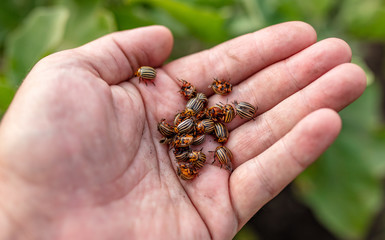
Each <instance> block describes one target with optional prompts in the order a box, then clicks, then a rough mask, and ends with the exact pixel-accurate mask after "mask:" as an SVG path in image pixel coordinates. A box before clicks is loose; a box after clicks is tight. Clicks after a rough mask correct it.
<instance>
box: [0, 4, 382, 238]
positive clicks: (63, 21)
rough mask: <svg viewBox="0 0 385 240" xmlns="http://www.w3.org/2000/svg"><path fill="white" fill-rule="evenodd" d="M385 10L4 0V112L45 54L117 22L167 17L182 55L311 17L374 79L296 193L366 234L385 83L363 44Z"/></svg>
mask: <svg viewBox="0 0 385 240" xmlns="http://www.w3.org/2000/svg"><path fill="white" fill-rule="evenodd" d="M384 11H385V2H384V1H381V0H366V1H358V0H344V1H333V0H313V1H300V0H269V1H268V0H224V1H221V0H184V1H183V0H100V1H91V0H80V1H75V0H16V1H13V0H3V1H1V2H0V115H2V114H3V113H4V112H5V111H6V109H7V107H8V105H9V103H10V102H11V100H12V97H13V95H14V94H15V92H16V90H17V88H18V86H19V85H20V83H21V82H22V80H23V79H24V77H25V76H26V74H27V73H28V71H29V70H30V69H31V68H32V66H33V65H34V64H35V63H36V62H37V61H38V60H39V59H41V58H42V57H44V56H46V55H48V54H50V53H53V52H55V51H59V50H62V49H67V48H73V47H77V46H79V45H81V44H84V43H86V42H89V41H91V40H93V39H95V38H97V37H100V36H102V35H105V34H107V33H109V32H112V31H115V30H123V29H130V28H135V27H140V26H146V25H151V24H161V25H165V26H167V27H169V28H170V29H171V30H172V32H173V34H174V38H175V47H174V50H173V53H172V55H171V59H175V58H178V57H180V56H184V55H187V54H190V53H193V52H196V51H199V50H202V49H206V48H209V47H211V46H214V45H216V44H218V43H221V42H223V41H225V40H227V39H230V38H233V37H236V36H239V35H241V34H244V33H248V32H251V31H255V30H258V29H260V28H263V27H266V26H269V25H272V24H275V23H279V22H283V21H290V20H301V21H306V22H308V23H310V24H311V25H313V26H314V27H315V29H316V30H317V32H318V34H319V35H318V36H319V39H322V38H326V37H334V36H336V37H340V38H343V39H345V40H347V41H348V42H349V43H350V45H351V46H352V47H353V53H354V58H355V59H357V62H358V63H359V64H360V65H361V66H362V67H363V68H364V69H365V70H366V72H367V75H368V79H369V80H370V81H369V83H370V84H369V85H368V88H367V91H366V92H365V94H364V95H363V96H362V97H361V98H360V99H359V100H358V101H356V102H355V103H354V104H352V105H351V106H349V107H348V108H346V109H345V110H343V111H342V112H341V116H342V118H343V129H342V133H341V135H340V136H339V138H338V139H337V140H336V142H335V143H334V144H333V145H332V146H331V148H330V149H329V150H328V151H327V152H326V153H325V154H323V155H322V157H321V158H320V159H319V161H318V162H317V163H315V164H314V165H312V166H311V167H310V168H309V169H308V170H307V171H305V173H304V174H302V175H301V176H300V177H298V178H297V180H296V181H295V186H296V187H297V188H296V189H297V193H298V194H297V195H298V198H299V199H301V200H302V201H303V202H304V203H305V204H307V205H308V206H309V207H310V208H311V209H312V211H313V212H314V214H315V215H316V216H317V218H318V219H319V221H320V222H321V223H322V224H324V226H325V227H327V228H328V229H329V230H330V231H331V232H333V233H334V234H335V235H336V237H338V238H340V239H362V238H364V236H365V235H366V234H367V232H368V230H369V229H370V226H371V224H372V222H373V219H374V217H375V216H376V214H377V213H378V211H379V209H380V208H382V207H384V205H383V195H384V192H383V189H384V187H383V184H382V182H381V180H382V179H383V178H384V174H385V161H384V160H385V157H384V156H385V147H384V146H385V131H384V127H383V125H382V123H381V117H380V115H379V109H380V104H379V103H380V99H381V96H382V95H381V94H383V93H381V92H379V88H378V83H377V82H376V81H374V77H373V75H372V73H371V71H370V70H369V69H368V68H367V67H366V66H365V64H364V62H363V60H362V59H363V53H364V52H363V51H361V46H363V45H365V44H369V43H371V42H373V41H380V42H381V41H384V40H385V28H384V27H383V22H384V21H385V14H384V13H385V12H384ZM384 227H385V226H384ZM252 232H253V231H248V230H247V229H246V230H245V231H243V232H241V233H240V234H239V235H237V239H242V238H243V239H256V238H257V237H256V236H253V234H250V233H252ZM242 236H243V237H242Z"/></svg>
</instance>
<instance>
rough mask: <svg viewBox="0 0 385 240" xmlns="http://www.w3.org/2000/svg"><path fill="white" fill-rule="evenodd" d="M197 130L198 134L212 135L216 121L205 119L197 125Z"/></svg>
mask: <svg viewBox="0 0 385 240" xmlns="http://www.w3.org/2000/svg"><path fill="white" fill-rule="evenodd" d="M196 130H197V133H198V134H202V133H212V132H213V131H214V121H213V120H211V119H203V120H201V121H199V122H198V123H197V125H196Z"/></svg>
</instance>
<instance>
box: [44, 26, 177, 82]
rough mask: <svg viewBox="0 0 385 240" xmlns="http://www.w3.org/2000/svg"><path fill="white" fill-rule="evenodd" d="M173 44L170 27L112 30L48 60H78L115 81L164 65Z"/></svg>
mask: <svg viewBox="0 0 385 240" xmlns="http://www.w3.org/2000/svg"><path fill="white" fill-rule="evenodd" d="M172 45H173V39H172V35H171V32H170V31H169V30H168V29H167V28H165V27H163V26H149V27H143V28H137V29H134V30H127V31H121V32H115V33H111V34H108V35H106V36H104V37H101V38H99V39H96V40H95V41H92V42H90V43H87V44H85V45H83V46H81V47H79V48H77V49H72V50H67V51H63V52H60V53H57V54H53V55H51V56H50V57H49V58H47V59H45V61H47V60H49V61H50V62H51V63H60V66H61V67H62V66H65V65H71V66H72V65H74V64H73V62H74V61H76V63H77V66H81V67H84V68H86V69H88V70H89V71H90V72H92V73H93V74H94V75H96V76H97V77H100V78H102V79H103V80H105V81H106V82H107V83H108V84H110V85H112V84H118V83H120V82H122V81H125V80H127V79H129V78H130V77H132V76H133V74H134V73H135V71H136V70H137V69H138V68H139V67H140V66H146V65H148V66H152V67H157V66H160V65H161V64H162V63H163V62H164V61H165V60H166V59H167V57H168V56H169V54H170V53H171V49H172ZM45 66H47V65H43V67H45ZM50 66H51V67H52V66H53V65H52V64H50ZM71 69H73V67H72V68H71ZM75 74H76V73H75Z"/></svg>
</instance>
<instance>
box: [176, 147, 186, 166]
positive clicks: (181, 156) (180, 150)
mask: <svg viewBox="0 0 385 240" xmlns="http://www.w3.org/2000/svg"><path fill="white" fill-rule="evenodd" d="M189 154H190V148H189V147H176V148H174V156H175V159H176V161H177V162H186V161H188V159H189Z"/></svg>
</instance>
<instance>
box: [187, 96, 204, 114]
mask: <svg viewBox="0 0 385 240" xmlns="http://www.w3.org/2000/svg"><path fill="white" fill-rule="evenodd" d="M204 104H205V102H204V100H201V99H200V98H197V97H195V98H191V99H190V100H189V101H188V102H187V104H186V109H185V111H184V113H185V114H186V115H188V116H195V115H196V114H197V113H199V112H200V111H202V109H203V108H204Z"/></svg>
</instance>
